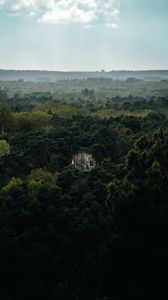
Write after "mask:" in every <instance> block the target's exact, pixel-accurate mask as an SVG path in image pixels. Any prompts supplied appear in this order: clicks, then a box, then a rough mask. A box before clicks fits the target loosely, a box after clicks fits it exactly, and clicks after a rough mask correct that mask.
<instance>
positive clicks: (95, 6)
mask: <svg viewBox="0 0 168 300" xmlns="http://www.w3.org/2000/svg"><path fill="white" fill-rule="evenodd" d="M0 10H5V11H7V12H10V13H13V14H26V15H30V16H34V15H36V16H37V19H38V21H39V22H45V23H55V24H57V23H78V24H80V23H81V24H84V25H85V26H86V27H90V26H92V25H94V24H105V25H106V26H107V27H110V28H117V27H118V23H119V15H120V0H0Z"/></svg>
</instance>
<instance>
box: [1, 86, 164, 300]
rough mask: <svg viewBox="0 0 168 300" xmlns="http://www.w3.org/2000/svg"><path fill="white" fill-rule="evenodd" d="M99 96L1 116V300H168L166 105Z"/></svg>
mask: <svg viewBox="0 0 168 300" xmlns="http://www.w3.org/2000/svg"><path fill="white" fill-rule="evenodd" d="M131 82H132V81H131ZM131 82H130V80H129V82H128V83H125V84H132V83H131ZM116 84H117V83H116ZM138 84H139V83H138ZM96 95H97V94H96V92H95V91H93V90H92V89H90V88H86V89H85V88H84V89H83V90H82V91H81V92H80V97H81V99H78V101H77V100H76V99H75V100H72V99H71V100H68V101H67V102H66V101H65V99H63V100H62V101H61V102H60V103H59V101H57V102H55V101H54V100H52V101H51V95H49V96H47V95H43V97H44V98H43V99H42V100H39V102H38V101H37V95H36V98H35V100H36V101H35V100H34V99H33V100H32V99H30V98H29V97H28V96H26V95H25V97H24V98H23V99H22V101H21V100H20V98H19V97H18V96H17V97H16V95H15V97H14V98H11V99H10V98H7V99H6V101H7V102H8V104H9V108H7V107H5V108H4V107H1V108H0V131H1V137H0V266H1V267H0V278H1V280H0V298H1V299H3V300H16V299H17V300H29V299H41V300H43V299H45V300H46V299H47V300H50V299H51V300H53V299H56V300H114V299H115V300H123V299H130V300H131V299H132V300H134V299H136V300H138V299H139V300H146V299H149V300H158V299H161V300H163V299H164V300H165V299H167V298H168V292H167V278H166V276H165V275H164V273H165V272H166V271H167V266H168V248H167V233H168V201H167V199H168V129H167V125H168V121H167V112H166V109H167V107H168V105H167V98H165V99H163V98H154V99H142V97H133V96H129V97H125V98H120V97H115V98H112V99H111V98H108V99H105V100H104V101H101V100H100V99H97V98H96V97H97V96H96ZM31 97H33V96H31ZM38 97H39V96H38ZM45 97H48V98H47V100H46V98H45ZM93 98H94V99H93ZM68 99H69V98H68ZM93 100H94V101H93ZM40 101H41V102H40ZM37 102H38V103H37ZM43 102H44V103H43ZM79 151H84V152H86V153H91V154H92V155H93V157H94V159H95V161H96V167H95V168H93V169H92V170H91V171H90V172H86V173H85V172H82V171H79V170H77V169H76V168H75V167H74V166H73V165H72V163H71V162H72V158H73V156H74V154H75V153H78V152H79ZM9 153H10V155H7V154H9Z"/></svg>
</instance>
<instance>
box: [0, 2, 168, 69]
mask: <svg viewBox="0 0 168 300" xmlns="http://www.w3.org/2000/svg"><path fill="white" fill-rule="evenodd" d="M167 32H168V0H0V69H21V70H23V69H29V70H33V69H36V70H37V69H38V70H57V71H58V70H59V71H95V70H98V71H99V70H102V69H104V70H106V71H109V70H124V69H127V70H128V69H129V70H140V69H143V70H144V69H145V70H146V69H168V38H167Z"/></svg>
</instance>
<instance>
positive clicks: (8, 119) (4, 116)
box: [0, 106, 15, 134]
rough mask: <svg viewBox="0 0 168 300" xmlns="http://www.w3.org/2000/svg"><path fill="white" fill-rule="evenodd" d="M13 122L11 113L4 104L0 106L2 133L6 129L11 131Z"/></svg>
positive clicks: (13, 125) (0, 128)
mask: <svg viewBox="0 0 168 300" xmlns="http://www.w3.org/2000/svg"><path fill="white" fill-rule="evenodd" d="M14 128H15V122H14V118H13V115H12V113H11V112H10V110H9V109H8V108H7V107H6V106H0V131H1V134H4V133H5V132H6V131H7V132H8V131H13V130H14Z"/></svg>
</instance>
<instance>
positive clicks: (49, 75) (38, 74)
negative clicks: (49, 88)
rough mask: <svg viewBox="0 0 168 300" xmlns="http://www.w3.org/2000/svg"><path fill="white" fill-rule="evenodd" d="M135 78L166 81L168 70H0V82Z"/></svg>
mask: <svg viewBox="0 0 168 300" xmlns="http://www.w3.org/2000/svg"><path fill="white" fill-rule="evenodd" d="M129 77H135V78H138V79H144V80H162V79H168V70H147V71H128V70H125V71H122V70H121V71H109V72H105V71H104V70H102V71H96V72H61V71H37V70H0V80H25V81H35V82H41V81H57V80H66V79H69V80H71V79H87V78H112V79H119V80H126V79H127V78H129Z"/></svg>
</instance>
